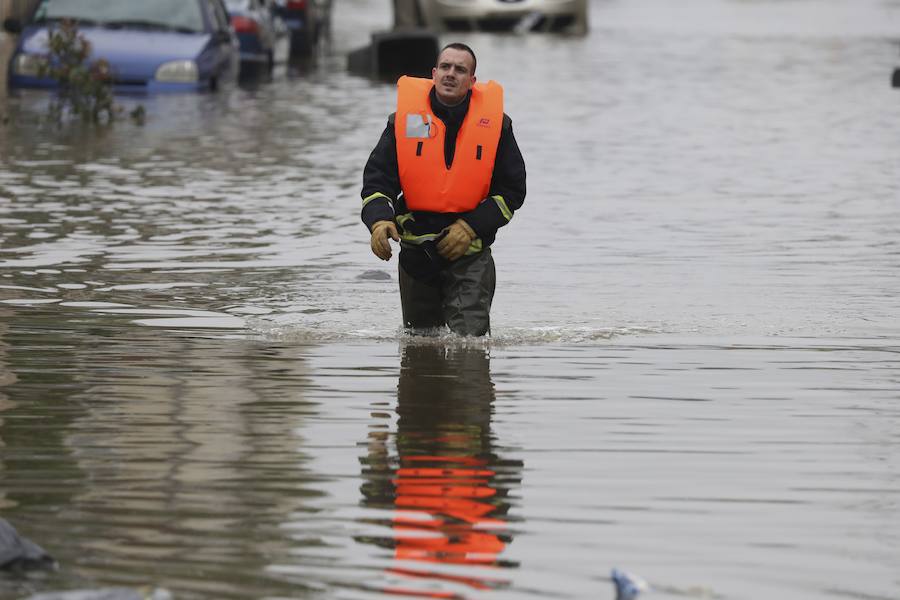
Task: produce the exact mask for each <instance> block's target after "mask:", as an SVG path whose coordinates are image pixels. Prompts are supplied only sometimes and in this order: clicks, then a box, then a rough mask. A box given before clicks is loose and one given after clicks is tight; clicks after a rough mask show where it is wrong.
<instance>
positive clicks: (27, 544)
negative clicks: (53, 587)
mask: <svg viewBox="0 0 900 600" xmlns="http://www.w3.org/2000/svg"><path fill="white" fill-rule="evenodd" d="M55 567H56V561H55V560H53V557H52V556H50V555H49V554H47V553H46V552H45V551H44V549H43V548H41V547H40V546H38V545H37V544H35V543H34V542H32V541H31V540H29V539H26V538H23V537H22V536H20V535H19V533H18V532H17V531H16V528H15V527H13V526H12V525H10V523H9V521H7V520H6V519H3V518H0V569H3V570H15V569H41V568H44V569H52V568H55Z"/></svg>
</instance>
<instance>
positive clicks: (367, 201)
mask: <svg viewBox="0 0 900 600" xmlns="http://www.w3.org/2000/svg"><path fill="white" fill-rule="evenodd" d="M377 198H384V199H385V200H387V201H388V204H390V205H391V206H393V205H394V201H393V200H391V197H390V196H386V195H385V194H382V193H381V192H375V193H374V194H372V195H371V196H367V197H365V198H363V203H362V205H363V207H365V206H366V204H368V203H369V202H371V201H372V200H375V199H377Z"/></svg>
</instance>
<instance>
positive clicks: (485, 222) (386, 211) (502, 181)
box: [361, 89, 525, 264]
mask: <svg viewBox="0 0 900 600" xmlns="http://www.w3.org/2000/svg"><path fill="white" fill-rule="evenodd" d="M470 97H471V92H470V94H469V96H467V97H466V99H465V100H464V101H463V102H462V103H461V104H459V105H457V106H452V107H447V106H444V105H443V104H441V103H440V102H438V101H437V98H436V96H435V92H434V89H432V90H431V108H432V110H433V111H434V114H435V116H436V117H437V118H439V119H440V120H441V121H443V122H444V125H445V126H446V127H447V135H446V141H445V146H444V159H445V161H446V163H447V166H448V168H449V166H450V165H451V164H452V163H453V154H454V151H455V148H456V136H457V134H458V133H459V128H460V126H461V125H462V121H463V118H464V117H465V116H466V112H467V111H468V109H469V98H470ZM394 116H395V115H393V114H392V115H391V116H390V117H389V118H388V123H387V127H385V129H384V132H383V133H382V134H381V139H379V140H378V144H377V145H376V146H375V149H374V150H372V154H371V155H370V156H369V161H368V162H367V163H366V167H365V170H364V171H363V188H362V198H363V208H362V213H361V217H362V221H363V223H365V224H366V227H368V228H369V230H371V229H372V225H374V224H375V222H377V221H384V220H398V221H399V223H398V225H400V228H401V236H402V234H403V228H404V227H405V228H406V231H407V232H408V233H410V234H412V235H417V236H418V235H425V234H429V233H438V232H440V231H441V230H442V229H444V228H445V227H447V226H448V225H450V224H451V223H453V222H454V221H456V219H458V218H463V219H464V220H465V221H466V222H467V223H468V224H469V226H470V227H472V229H473V230H474V231H475V234H476V235H477V236H478V238H479V239H481V242H482V246H483V247H485V248H486V247H488V246H490V245H491V244H492V243H493V242H494V239H495V238H496V235H497V230H498V229H499V228H500V227H503V226H504V225H506V224H507V223H508V222H509V220H510V219H511V218H512V215H513V213H514V212H515V211H516V210H518V209H519V207H520V206H522V203H523V202H524V201H525V162H524V160H523V159H522V153H521V152H520V151H519V146H518V144H517V143H516V138H515V137H514V136H513V130H512V120H510V118H509V117H508V116H507V115H505V114H504V115H503V128H502V130H501V133H500V141H499V144H498V147H497V157H496V159H495V161H494V173H493V177H492V178H491V186H490V192H489V194H488V197H487V198H485V199H484V200H483V201H482V202H481V203H480V204H479V205H478V206H476V207H475V208H474V209H473V210H471V211H469V212H465V213H434V212H423V211H415V212H411V211H409V210H408V209H407V208H406V204H405V203H404V201H403V194H402V190H401V188H400V175H399V173H398V169H397V140H396V138H395V136H394ZM494 196H500V198H502V202H499V201H497V200H496V199H495V198H494ZM406 214H412V216H413V219H403V218H401V219H397V217H402V216H403V215H406ZM403 250H404V251H405V250H412V248H410V247H409V245H408V244H404V246H403ZM401 264H403V252H401Z"/></svg>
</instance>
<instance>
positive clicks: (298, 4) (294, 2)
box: [287, 0, 306, 10]
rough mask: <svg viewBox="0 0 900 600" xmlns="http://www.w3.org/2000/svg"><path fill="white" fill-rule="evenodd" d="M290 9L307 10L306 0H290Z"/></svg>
mask: <svg viewBox="0 0 900 600" xmlns="http://www.w3.org/2000/svg"><path fill="white" fill-rule="evenodd" d="M287 9H288V10H306V0H288V3H287Z"/></svg>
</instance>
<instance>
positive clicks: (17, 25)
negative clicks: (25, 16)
mask: <svg viewBox="0 0 900 600" xmlns="http://www.w3.org/2000/svg"><path fill="white" fill-rule="evenodd" d="M3 29H5V30H6V31H7V32H9V33H15V34H19V33H22V21H20V20H18V19H16V18H15V17H10V18H8V19H4V21H3Z"/></svg>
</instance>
